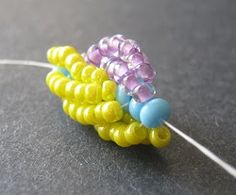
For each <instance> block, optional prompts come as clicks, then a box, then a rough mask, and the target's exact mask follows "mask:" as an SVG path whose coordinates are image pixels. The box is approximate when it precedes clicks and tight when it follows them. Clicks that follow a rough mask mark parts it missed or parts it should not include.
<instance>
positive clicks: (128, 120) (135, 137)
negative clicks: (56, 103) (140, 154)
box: [0, 35, 236, 178]
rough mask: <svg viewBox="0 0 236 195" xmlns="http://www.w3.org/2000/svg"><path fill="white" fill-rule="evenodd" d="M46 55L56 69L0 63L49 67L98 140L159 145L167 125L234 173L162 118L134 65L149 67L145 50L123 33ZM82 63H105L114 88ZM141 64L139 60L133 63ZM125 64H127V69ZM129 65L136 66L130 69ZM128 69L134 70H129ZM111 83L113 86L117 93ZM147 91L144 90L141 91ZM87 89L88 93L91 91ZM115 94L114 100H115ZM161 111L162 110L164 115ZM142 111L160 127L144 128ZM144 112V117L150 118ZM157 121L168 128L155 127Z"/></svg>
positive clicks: (68, 106) (54, 87)
mask: <svg viewBox="0 0 236 195" xmlns="http://www.w3.org/2000/svg"><path fill="white" fill-rule="evenodd" d="M48 60H49V62H50V63H51V64H55V65H57V68H56V69H55V67H54V66H53V65H51V64H48V63H43V62H36V61H22V60H9V59H2V60H0V64H3V65H6V64H8V65H25V66H37V67H44V68H50V69H53V71H51V72H50V73H49V74H48V76H47V77H46V83H47V85H48V86H49V89H50V90H51V92H53V93H54V94H56V95H58V96H59V97H61V98H62V101H63V110H64V112H65V113H67V114H68V115H69V116H70V117H71V118H72V119H74V120H77V121H79V122H80V123H82V124H93V125H94V127H95V129H96V131H97V132H98V135H99V136H100V137H101V138H102V139H103V140H106V141H110V140H112V141H114V142H115V143H116V144H117V145H119V146H122V147H127V146H130V145H135V144H140V143H142V144H150V143H151V144H152V145H153V146H155V147H157V148H161V147H164V146H166V145H167V144H168V143H169V141H170V138H171V134H170V131H169V129H168V128H167V127H169V128H170V129H172V130H173V131H174V132H175V133H177V134H178V135H179V136H181V137H182V138H183V139H185V140H186V141H187V142H188V143H190V144H192V145H193V146H195V147H196V148H197V149H198V150H200V151H201V152H202V153H203V154H205V155H206V156H207V157H208V158H210V159H211V160H213V161H214V162H215V163H217V164H218V165H219V166H220V167H222V168H223V169H224V170H225V171H227V172H228V173H229V174H230V175H232V176H233V177H234V178H236V169H235V168H234V167H233V166H231V165H230V164H228V163H226V162H225V161H223V160H222V159H220V158H219V157H217V156H216V155H215V154H214V153H212V152H211V151H210V150H208V149H207V148H205V147H204V146H203V145H201V144H199V143H198V142H197V141H195V140H194V139H192V138H191V137H189V136H188V135H186V134H184V133H183V132H182V131H181V130H179V129H177V128H176V127H174V126H173V125H171V124H170V123H169V122H167V121H166V119H165V118H166V117H167V118H168V112H169V111H168V106H167V105H166V102H165V101H164V102H163V100H162V99H155V98H154V99H153V100H150V99H151V98H152V97H153V96H154V94H155V90H153V89H152V90H153V91H151V90H150V89H151V88H152V86H151V88H150V87H148V88H147V85H146V83H150V82H152V80H153V79H152V77H151V76H150V75H151V74H149V76H150V78H151V79H150V80H148V79H145V77H142V75H140V74H139V73H138V70H142V71H141V73H143V72H145V69H147V70H151V69H150V67H149V63H148V60H147V58H146V55H145V54H143V53H141V52H140V48H139V46H138V45H137V43H136V42H135V41H133V40H130V39H126V38H125V37H124V36H122V35H115V36H113V37H111V38H108V37H105V38H103V39H101V41H100V42H99V44H98V46H97V45H93V46H91V47H90V49H89V50H88V52H87V53H84V54H82V55H80V54H79V53H78V52H76V50H75V49H74V48H72V47H68V46H66V47H55V48H52V49H51V50H49V51H48ZM140 60H141V63H140ZM85 62H92V63H93V64H95V65H97V66H100V67H102V68H104V69H105V70H107V71H108V75H109V77H110V78H112V79H114V80H115V81H116V82H117V83H118V84H121V85H119V86H118V87H116V84H115V83H114V82H110V84H106V85H105V84H104V83H105V82H109V80H107V79H108V75H107V74H106V72H105V71H104V70H103V69H97V68H96V67H94V65H87V64H86V63H85ZM125 62H126V63H125ZM136 62H137V63H136ZM140 64H144V65H143V66H137V65H140ZM146 64H147V65H146ZM126 66H128V69H129V70H128V71H127V67H126ZM133 66H137V67H138V68H137V69H135V68H133ZM142 68H143V69H142ZM84 69H85V70H84ZM119 70H122V71H123V73H122V74H121V73H120V71H119ZM133 70H134V71H133ZM122 71H121V72H122ZM132 71H133V72H134V73H130V72H132ZM147 72H148V71H147ZM145 74H146V73H145ZM146 75H147V74H146ZM153 75H155V72H154V73H153ZM127 77H128V79H127ZM140 78H141V79H140ZM137 82H138V83H137ZM133 83H134V86H133V88H131V90H130V88H129V87H128V86H129V84H133ZM140 83H141V84H140ZM143 83H144V84H143ZM89 84H92V85H89ZM94 84H95V85H94ZM99 84H101V85H99ZM142 84H143V85H144V86H145V87H139V88H141V89H142V90H137V87H138V86H139V85H142ZM88 86H89V87H88ZM105 86H106V87H105ZM77 88H79V89H77ZM115 88H116V89H117V91H116V94H115V92H114V91H115V90H114V89H115ZM139 88H138V89H139ZM134 89H135V90H134ZM143 89H145V90H143ZM147 89H148V90H147ZM101 90H102V92H101ZM129 90H130V91H129ZM76 91H77V92H76ZM78 91H79V92H78ZM93 91H95V93H94V92H93ZM140 91H141V92H142V91H144V92H145V93H144V96H143V98H140V97H141V96H140V94H141V93H140ZM147 91H149V93H146V92H147ZM90 93H92V94H93V95H91V96H90ZM101 93H102V94H105V95H102V98H101ZM139 93H140V94H139ZM76 94H77V95H76ZM78 94H79V95H78ZM94 94H95V95H94ZM110 94H112V95H110ZM141 95H142V94H141ZM131 96H132V97H131ZM92 97H95V98H92ZM79 98H80V99H79ZM115 98H116V99H117V101H115V100H114V99H115ZM78 100H79V101H78ZM112 100H113V101H112ZM122 108H123V109H124V110H126V111H129V112H130V114H131V115H132V117H131V116H130V114H129V113H125V112H123V110H122ZM155 109H158V112H159V113H155ZM148 111H149V112H148ZM166 111H167V113H164V114H163V112H166ZM142 113H143V114H146V115H148V114H149V115H148V117H152V116H153V115H154V116H156V117H157V118H159V119H161V121H159V119H158V123H153V122H151V124H152V125H153V124H155V125H159V127H156V128H147V127H145V125H146V126H150V124H149V123H146V122H147V121H145V120H143V116H142V115H143V114H142ZM160 113H162V114H160ZM155 114H157V115H155ZM148 117H146V118H145V119H148V121H149V122H150V119H149V118H148ZM134 118H135V119H137V120H141V122H142V123H144V124H141V123H139V122H138V121H135V119H134ZM152 119H153V118H152ZM161 123H164V124H165V125H166V126H167V127H166V126H163V125H161V126H160V124H161Z"/></svg>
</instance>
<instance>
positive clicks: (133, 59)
mask: <svg viewBox="0 0 236 195" xmlns="http://www.w3.org/2000/svg"><path fill="white" fill-rule="evenodd" d="M128 62H129V69H133V68H135V67H136V66H137V65H139V64H142V63H144V56H143V54H142V53H141V52H135V53H133V54H131V55H130V56H129V57H128Z"/></svg>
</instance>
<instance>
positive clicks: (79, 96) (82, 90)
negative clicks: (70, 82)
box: [74, 83, 86, 103]
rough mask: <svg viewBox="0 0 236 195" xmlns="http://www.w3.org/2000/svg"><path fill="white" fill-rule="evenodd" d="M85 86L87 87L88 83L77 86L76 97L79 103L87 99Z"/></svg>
mask: <svg viewBox="0 0 236 195" xmlns="http://www.w3.org/2000/svg"><path fill="white" fill-rule="evenodd" d="M85 88H86V84H84V83H81V84H79V85H77V86H76V87H75V90H74V97H75V100H76V101H77V102H79V103H84V102H85V99H84V96H85Z"/></svg>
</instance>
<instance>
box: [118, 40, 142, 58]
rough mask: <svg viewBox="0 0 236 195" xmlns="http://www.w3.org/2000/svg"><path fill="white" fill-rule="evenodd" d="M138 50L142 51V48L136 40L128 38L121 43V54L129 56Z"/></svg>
mask: <svg viewBox="0 0 236 195" xmlns="http://www.w3.org/2000/svg"><path fill="white" fill-rule="evenodd" d="M137 51H140V48H139V46H138V44H137V43H136V42H135V41H134V40H131V39H127V40H125V41H123V42H122V43H121V44H120V48H119V52H120V55H121V56H129V55H131V54H132V53H135V52H137Z"/></svg>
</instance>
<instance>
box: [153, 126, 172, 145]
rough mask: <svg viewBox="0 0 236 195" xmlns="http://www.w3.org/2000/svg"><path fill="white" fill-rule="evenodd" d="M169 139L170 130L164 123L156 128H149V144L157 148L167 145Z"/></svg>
mask: <svg viewBox="0 0 236 195" xmlns="http://www.w3.org/2000/svg"><path fill="white" fill-rule="evenodd" d="M170 139H171V134H170V131H169V129H168V128H167V127H166V126H164V125H162V126H161V127H158V128H154V129H151V131H149V140H150V142H151V144H152V145H153V146H155V147H157V148H163V147H165V146H166V145H168V144H169V142H170Z"/></svg>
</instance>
